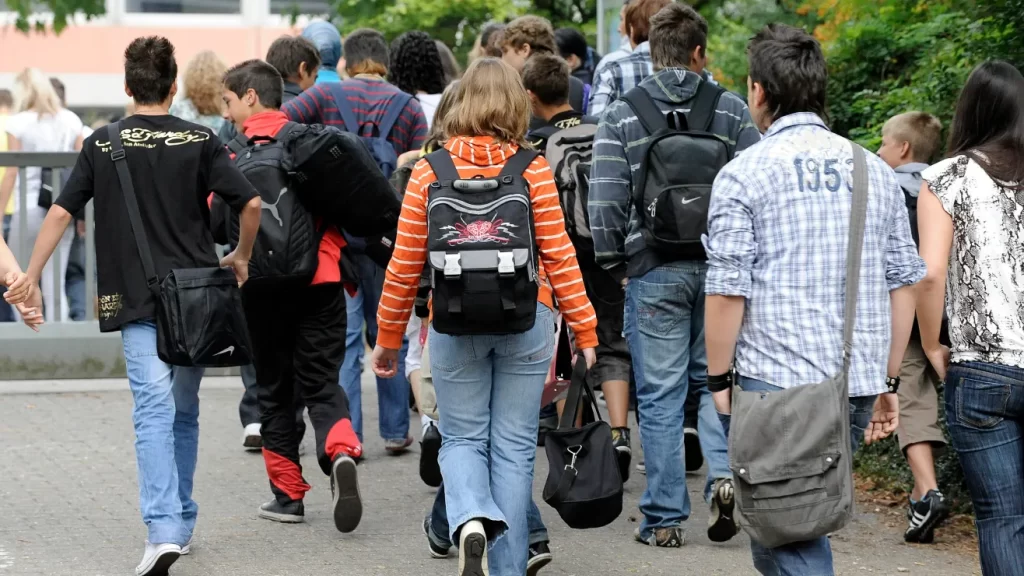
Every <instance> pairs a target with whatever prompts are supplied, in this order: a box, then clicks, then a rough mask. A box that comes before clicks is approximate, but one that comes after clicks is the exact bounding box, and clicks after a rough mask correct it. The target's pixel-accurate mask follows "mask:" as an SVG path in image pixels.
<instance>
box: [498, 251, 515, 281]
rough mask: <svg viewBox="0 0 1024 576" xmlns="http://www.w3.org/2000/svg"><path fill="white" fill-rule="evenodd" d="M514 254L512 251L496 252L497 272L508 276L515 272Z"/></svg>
mask: <svg viewBox="0 0 1024 576" xmlns="http://www.w3.org/2000/svg"><path fill="white" fill-rule="evenodd" d="M514 256H515V255H514V254H513V253H512V252H498V274H500V275H502V276H510V275H512V274H515V273H516V261H515V257H514Z"/></svg>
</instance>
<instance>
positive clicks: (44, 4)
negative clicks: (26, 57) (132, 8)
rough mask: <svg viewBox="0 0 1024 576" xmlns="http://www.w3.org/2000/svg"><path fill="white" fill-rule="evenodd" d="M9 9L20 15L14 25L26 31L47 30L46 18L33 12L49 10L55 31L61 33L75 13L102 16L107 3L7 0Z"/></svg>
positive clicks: (96, 0) (88, 0)
mask: <svg viewBox="0 0 1024 576" xmlns="http://www.w3.org/2000/svg"><path fill="white" fill-rule="evenodd" d="M7 9H8V10H12V11H14V12H15V13H16V14H17V15H18V16H17V19H16V20H15V21H14V27H15V28H17V29H18V30H20V31H21V32H26V33H27V32H29V31H31V30H35V31H37V32H45V31H46V30H47V28H48V26H47V21H46V19H44V18H37V17H36V16H35V15H34V14H33V12H41V11H49V12H51V13H52V14H53V24H52V27H53V31H54V32H56V33H57V34H60V33H61V31H63V30H64V28H66V27H67V25H68V24H69V23H70V21H71V20H72V19H73V18H74V16H75V14H82V15H84V16H85V17H86V18H93V17H96V16H100V15H102V14H103V13H104V12H106V5H105V3H104V0H45V1H43V0H7Z"/></svg>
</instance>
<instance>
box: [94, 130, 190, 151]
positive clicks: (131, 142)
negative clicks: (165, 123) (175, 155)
mask: <svg viewBox="0 0 1024 576" xmlns="http://www.w3.org/2000/svg"><path fill="white" fill-rule="evenodd" d="M209 139H210V134H209V132H203V131H202V130H183V131H181V132H167V131H156V130H147V129H145V128H125V129H123V130H121V144H122V145H123V146H124V147H125V148H156V147H157V145H159V144H163V145H164V146H182V145H184V144H193V143H196V142H205V141H207V140H209ZM96 146H98V147H99V148H100V150H101V151H102V152H109V151H110V141H109V140H108V141H106V142H101V141H99V140H96Z"/></svg>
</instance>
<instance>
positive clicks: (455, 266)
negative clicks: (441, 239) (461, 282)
mask: <svg viewBox="0 0 1024 576" xmlns="http://www.w3.org/2000/svg"><path fill="white" fill-rule="evenodd" d="M461 260H462V256H461V255H460V254H445V255H444V277H445V278H458V277H459V276H462V264H461V263H460V262H461Z"/></svg>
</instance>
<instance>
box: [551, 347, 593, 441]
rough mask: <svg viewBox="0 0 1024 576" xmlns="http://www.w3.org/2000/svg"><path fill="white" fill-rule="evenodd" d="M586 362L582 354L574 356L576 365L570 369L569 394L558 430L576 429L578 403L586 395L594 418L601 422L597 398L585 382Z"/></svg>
mask: <svg viewBox="0 0 1024 576" xmlns="http://www.w3.org/2000/svg"><path fill="white" fill-rule="evenodd" d="M587 372H588V368H587V360H586V358H584V357H583V354H577V355H576V363H575V364H573V367H572V380H571V381H570V382H571V383H570V384H569V392H568V394H567V395H566V398H565V408H564V409H563V410H562V417H561V418H560V419H559V421H558V428H559V429H560V430H562V429H571V428H575V427H576V414H577V413H578V412H579V410H580V402H581V401H582V400H583V395H584V394H586V395H587V397H588V398H589V399H590V404H591V405H592V406H593V409H594V418H595V419H596V420H601V419H602V418H601V411H600V409H599V408H598V406H597V397H596V395H595V394H594V391H593V390H592V389H591V388H590V384H589V383H588V382H587Z"/></svg>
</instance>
